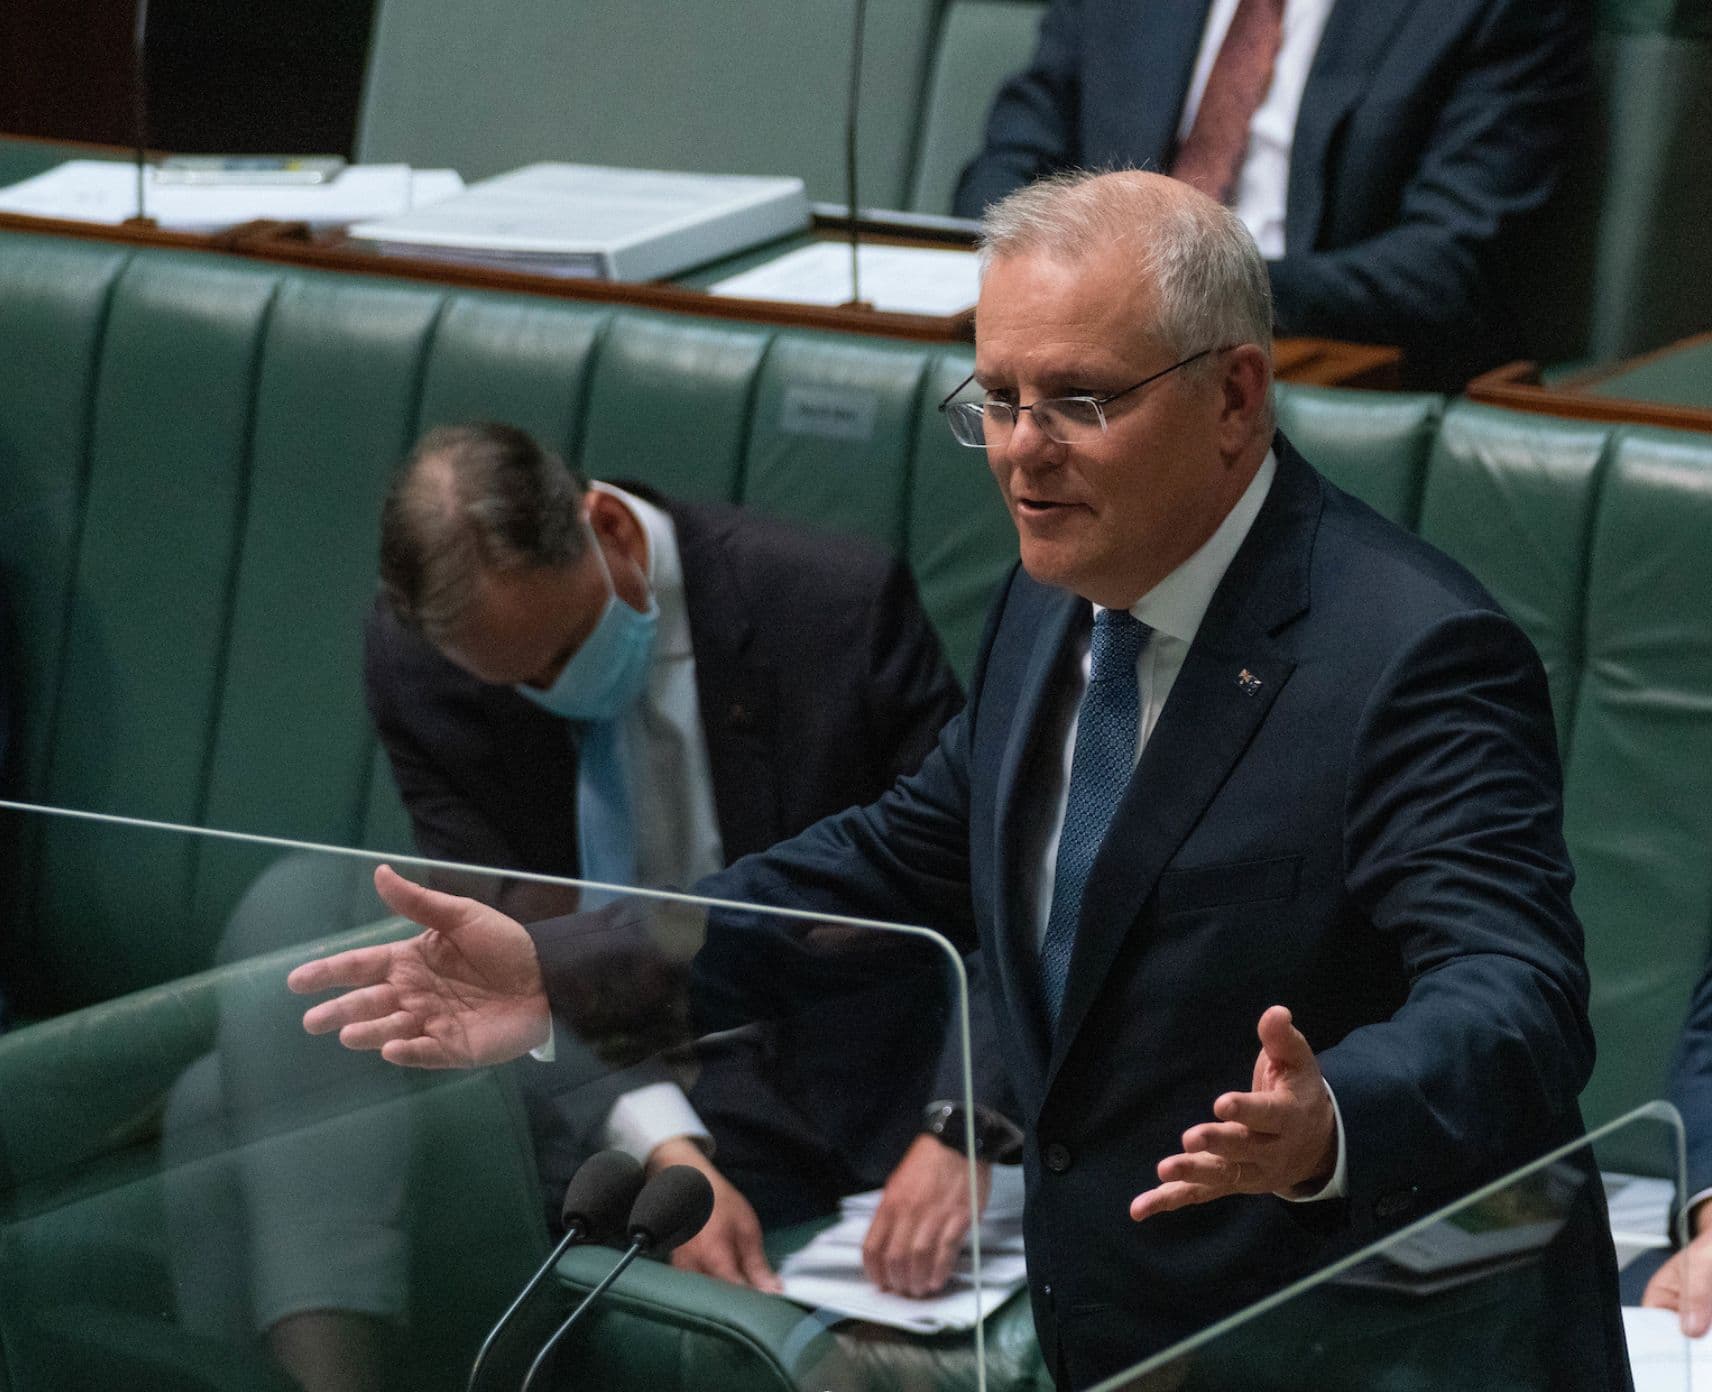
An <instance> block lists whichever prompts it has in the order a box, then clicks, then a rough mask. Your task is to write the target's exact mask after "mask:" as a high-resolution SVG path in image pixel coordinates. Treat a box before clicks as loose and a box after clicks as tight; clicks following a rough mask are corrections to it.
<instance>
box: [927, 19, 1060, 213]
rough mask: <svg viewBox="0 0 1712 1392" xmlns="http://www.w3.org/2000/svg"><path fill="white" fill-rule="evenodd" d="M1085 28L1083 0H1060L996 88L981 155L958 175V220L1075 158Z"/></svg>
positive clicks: (955, 209)
mask: <svg viewBox="0 0 1712 1392" xmlns="http://www.w3.org/2000/svg"><path fill="white" fill-rule="evenodd" d="M1081 27H1082V5H1081V0H1056V3H1054V4H1053V5H1052V6H1051V8H1050V9H1048V10H1047V12H1046V15H1045V17H1044V18H1043V19H1042V20H1041V23H1040V38H1039V41H1038V42H1037V43H1036V45H1035V50H1034V56H1033V57H1032V58H1031V59H1030V60H1029V65H1028V67H1027V68H1025V69H1024V70H1023V71H1022V72H1020V73H1018V74H1017V75H1016V76H1015V77H1013V78H1011V79H1010V80H1009V81H1008V82H1006V83H1005V85H1004V86H1003V87H1001V88H1000V89H999V95H998V96H997V97H996V98H995V99H994V101H993V110H992V113H991V114H990V115H989V116H988V117H987V134H986V141H985V143H984V144H983V146H982V147H981V153H980V154H978V155H976V156H975V158H974V159H973V160H972V161H970V163H969V164H968V165H967V167H965V168H964V170H963V173H962V175H961V176H960V177H959V178H958V181H957V192H956V195H955V197H954V198H953V200H952V211H953V212H955V213H956V214H957V215H958V216H959V217H980V216H981V214H982V212H983V211H984V210H985V209H986V207H987V205H988V204H990V203H996V202H998V201H999V199H1001V198H1003V197H1004V196H1005V195H1006V194H1008V193H1012V192H1014V191H1015V190H1017V189H1019V188H1021V187H1022V186H1023V185H1024V184H1028V183H1032V182H1033V181H1034V180H1035V179H1038V178H1039V177H1040V176H1041V175H1042V174H1049V173H1051V172H1052V171H1054V170H1057V169H1063V168H1065V167H1066V166H1067V165H1070V164H1072V163H1074V162H1075V157H1076V130H1077V125H1078V112H1079V109H1080V106H1081V99H1082V94H1081V80H1080V76H1079V69H1078V56H1077V43H1078V36H1079V34H1080V32H1081Z"/></svg>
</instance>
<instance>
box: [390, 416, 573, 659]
mask: <svg viewBox="0 0 1712 1392" xmlns="http://www.w3.org/2000/svg"><path fill="white" fill-rule="evenodd" d="M587 488H588V485H587V483H586V482H585V481H584V480H583V478H582V477H581V476H580V475H579V474H577V473H576V472H575V471H573V470H571V469H569V468H567V467H566V466H565V463H564V461H563V460H561V459H560V458H559V457H558V455H556V454H554V453H552V452H551V451H550V450H547V449H545V448H543V447H542V446H541V444H540V443H539V442H538V441H537V440H536V439H535V438H534V437H533V436H531V435H529V434H528V433H527V432H525V431H522V430H519V429H517V427H516V426H511V425H501V424H497V423H495V422H492V421H476V422H472V423H471V424H468V425H452V426H442V427H440V428H439V429H436V430H430V431H429V432H428V433H427V434H426V435H424V436H423V437H422V439H421V440H419V441H418V442H417V444H416V448H415V449H413V450H411V452H410V454H409V456H408V457H407V458H406V459H405V461H404V462H403V463H402V464H401V465H399V467H398V471H397V473H396V474H394V476H393V480H392V485H391V487H390V488H389V490H388V491H387V496H386V502H385V504H384V505H383V506H382V508H381V522H380V591H381V594H382V596H383V597H384V598H385V600H386V603H387V606H388V607H389V608H390V609H391V610H392V612H393V613H394V614H395V615H397V616H398V618H399V620H400V621H401V622H402V623H404V624H405V625H406V626H408V627H410V628H414V629H417V630H418V631H420V632H421V633H423V634H425V635H426V636H427V637H428V639H429V640H430V641H431V642H436V643H438V642H440V641H442V640H444V639H445V638H446V637H447V636H448V635H450V634H451V633H452V632H454V631H455V630H456V628H457V626H458V624H459V623H460V622H461V621H462V619H463V617H464V614H465V612H466V611H467V610H468V608H469V605H470V602H471V600H472V599H473V598H474V597H475V594H476V590H477V588H478V586H479V583H480V580H481V577H482V576H483V575H484V574H489V573H504V572H508V571H518V570H527V569H532V568H534V567H537V566H559V565H566V564H569V563H571V562H573V561H576V560H579V559H580V558H581V557H582V555H583V554H584V553H585V552H586V551H587V549H588V546H589V539H588V533H587V531H586V529H585V528H584V527H583V525H582V498H583V494H584V493H585V492H586V491H587Z"/></svg>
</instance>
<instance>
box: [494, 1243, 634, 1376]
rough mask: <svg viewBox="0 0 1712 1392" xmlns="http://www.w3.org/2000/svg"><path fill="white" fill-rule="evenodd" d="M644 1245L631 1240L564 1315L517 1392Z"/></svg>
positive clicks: (540, 1367) (537, 1370)
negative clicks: (598, 1278) (612, 1263)
mask: <svg viewBox="0 0 1712 1392" xmlns="http://www.w3.org/2000/svg"><path fill="white" fill-rule="evenodd" d="M646 1245H647V1244H646V1242H645V1241H643V1242H632V1243H631V1244H630V1250H629V1251H628V1252H626V1253H625V1254H624V1255H623V1256H622V1257H620V1258H619V1259H618V1262H617V1264H616V1265H615V1266H614V1267H613V1268H612V1270H611V1271H609V1272H607V1273H606V1275H605V1277H603V1278H602V1280H601V1283H600V1284H599V1285H598V1286H596V1287H595V1288H594V1289H593V1290H591V1291H590V1292H589V1293H588V1294H587V1295H585V1296H584V1297H583V1298H582V1302H581V1303H580V1304H579V1305H578V1306H577V1308H576V1309H574V1310H572V1311H571V1313H570V1314H569V1315H568V1316H566V1318H565V1322H564V1323H563V1324H561V1325H560V1326H559V1327H558V1328H557V1329H555V1330H554V1331H553V1337H552V1338H550V1339H548V1340H547V1342H546V1343H544V1344H542V1345H541V1352H539V1353H538V1354H536V1355H535V1361H534V1362H533V1363H531V1364H530V1365H529V1371H528V1372H527V1373H525V1374H524V1375H523V1385H522V1386H521V1387H520V1388H518V1392H529V1387H530V1384H532V1383H533V1382H534V1381H535V1375H536V1374H537V1373H539V1372H540V1371H541V1369H542V1368H543V1367H544V1366H545V1365H546V1362H547V1359H548V1357H549V1355H551V1354H552V1352H553V1350H554V1348H555V1347H557V1346H558V1342H559V1340H560V1339H562V1338H564V1337H565V1335H566V1333H567V1332H568V1331H569V1330H570V1327H571V1326H572V1325H573V1324H575V1323H576V1322H577V1320H578V1319H579V1318H580V1317H581V1315H582V1312H583V1311H584V1310H586V1309H588V1307H589V1306H590V1305H592V1304H594V1302H595V1299H596V1298H597V1297H598V1296H599V1295H600V1294H601V1293H602V1292H603V1291H605V1289H606V1288H607V1287H608V1286H610V1285H611V1284H612V1283H613V1282H614V1281H616V1280H617V1279H618V1278H619V1277H620V1276H621V1275H623V1274H624V1268H625V1267H627V1266H629V1265H630V1263H631V1262H633V1261H635V1260H636V1258H637V1257H639V1256H641V1255H642V1249H643V1247H644V1246H646Z"/></svg>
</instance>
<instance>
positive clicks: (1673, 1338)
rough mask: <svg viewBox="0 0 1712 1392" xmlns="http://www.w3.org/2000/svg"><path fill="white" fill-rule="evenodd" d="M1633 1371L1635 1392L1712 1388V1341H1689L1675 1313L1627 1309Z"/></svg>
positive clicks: (1625, 1329)
mask: <svg viewBox="0 0 1712 1392" xmlns="http://www.w3.org/2000/svg"><path fill="white" fill-rule="evenodd" d="M1623 1333H1624V1335H1625V1336H1626V1337H1627V1338H1628V1341H1629V1371H1630V1372H1631V1373H1632V1374H1634V1378H1635V1392H1688V1389H1689V1387H1691V1386H1693V1387H1712V1338H1706V1339H1689V1338H1685V1337H1684V1336H1683V1333H1682V1328H1681V1326H1680V1325H1679V1324H1678V1323H1677V1319H1676V1311H1675V1310H1642V1309H1640V1308H1639V1307H1637V1306H1634V1305H1625V1306H1624V1307H1623Z"/></svg>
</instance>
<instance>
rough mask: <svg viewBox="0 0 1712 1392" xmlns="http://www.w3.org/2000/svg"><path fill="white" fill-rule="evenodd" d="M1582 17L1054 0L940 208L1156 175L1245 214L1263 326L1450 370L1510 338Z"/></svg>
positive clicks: (1583, 27) (1444, 379) (1546, 8)
mask: <svg viewBox="0 0 1712 1392" xmlns="http://www.w3.org/2000/svg"><path fill="white" fill-rule="evenodd" d="M1591 30H1592V18H1591V6H1590V5H1589V4H1588V3H1587V0H1141V3H1136V2H1135V0H1054V3H1053V4H1052V6H1051V8H1050V9H1049V10H1048V11H1047V13H1046V16H1045V19H1044V20H1043V22H1042V24H1041V29H1040V40H1039V45H1038V47H1037V48H1036V50H1035V54H1034V58H1033V60H1032V62H1031V63H1030V64H1029V66H1028V68H1027V69H1026V70H1025V71H1024V72H1022V73H1020V74H1018V75H1017V76H1016V77H1014V78H1013V79H1011V81H1009V82H1008V83H1007V84H1006V85H1005V86H1004V88H1003V89H1002V90H1001V91H1000V93H999V95H998V98H997V100H996V101H995V102H994V105H993V110H992V114H991V116H990V117H989V119H988V124H987V136H986V144H985V147H984V148H983V149H982V151H981V153H980V154H979V155H978V156H977V157H976V158H975V160H974V161H973V162H972V163H971V164H970V165H969V166H968V168H967V169H965V170H964V171H963V176H962V180H961V182H960V184H959V186H958V191H957V196H956V204H955V206H956V210H957V212H959V213H960V214H963V215H964V216H969V217H975V216H978V215H979V214H980V212H981V210H982V209H983V208H984V207H986V206H987V205H988V204H989V203H992V202H994V201H996V200H997V199H999V198H1002V197H1003V196H1004V195H1006V194H1007V193H1010V192H1011V191H1012V190H1013V189H1016V188H1018V187H1020V186H1021V185H1023V184H1025V183H1027V182H1029V181H1030V180H1032V179H1037V178H1039V177H1040V176H1041V175H1043V174H1050V173H1052V172H1054V171H1055V170H1060V169H1068V168H1076V167H1081V168H1089V169H1099V168H1113V167H1122V166H1135V167H1139V168H1146V169H1154V170H1159V171H1162V172H1166V173H1173V174H1176V175H1178V176H1179V177H1181V178H1185V179H1188V180H1189V181H1190V182H1192V183H1194V184H1195V185H1196V187H1198V188H1200V189H1201V191H1202V192H1203V193H1207V194H1209V195H1211V196H1212V197H1214V198H1217V199H1219V200H1220V201H1222V202H1225V203H1227V204H1228V205H1229V206H1231V207H1232V208H1234V209H1235V211H1236V212H1237V214H1238V216H1240V217H1241V218H1242V219H1243V221H1244V222H1245V223H1246V224H1247V226H1248V228H1249V230H1250V231H1251V232H1252V233H1253V234H1254V236H1255V240H1256V241H1257V242H1258V244H1259V246H1260V250H1261V253H1262V254H1263V255H1264V256H1265V257H1266V260H1267V263H1268V269H1269V270H1270V272H1271V275H1272V292H1273V298H1274V302H1275V305H1276V311H1277V316H1278V328H1279V331H1280V332H1282V333H1287V334H1311V335H1317V336H1321V337H1326V338H1341V339H1352V340H1357V341H1362V342H1370V343H1389V344H1397V345H1400V346H1401V347H1402V348H1403V349H1404V351H1405V354H1406V359H1405V361H1406V371H1407V372H1408V373H1409V375H1410V377H1411V378H1412V379H1413V380H1414V381H1415V382H1417V383H1418V384H1420V385H1423V386H1433V387H1438V388H1441V389H1455V388H1457V387H1460V386H1461V385H1462V384H1463V383H1464V382H1466V381H1467V380H1468V378H1469V377H1470V376H1471V375H1473V374H1474V373H1475V372H1478V371H1480V370H1482V369H1484V368H1487V367H1490V366H1493V365H1494V364H1496V363H1498V362H1501V361H1503V360H1505V359H1506V358H1508V357H1516V356H1520V355H1521V353H1522V351H1523V350H1524V349H1525V348H1526V347H1527V346H1528V345H1526V344H1524V343H1521V342H1519V341H1518V338H1517V332H1518V314H1517V311H1518V309H1519V308H1521V307H1522V306H1521V305H1520V303H1519V300H1518V285H1517V274H1518V272H1519V271H1521V270H1523V269H1525V267H1526V263H1527V261H1528V259H1529V255H1530V250H1531V249H1537V244H1538V238H1537V236H1535V235H1533V233H1535V232H1537V230H1538V228H1539V226H1540V224H1541V222H1542V217H1541V212H1542V209H1545V208H1546V206H1547V204H1548V202H1549V200H1550V199H1551V197H1552V195H1553V193H1554V191H1555V190H1556V189H1557V187H1558V185H1559V183H1560V182H1561V180H1562V177H1563V175H1564V173H1565V170H1566V169H1567V167H1568V164H1569V161H1570V160H1571V158H1572V157H1574V156H1575V155H1576V153H1577V150H1576V132H1577V130H1578V129H1580V128H1582V124H1583V122H1584V120H1585V117H1586V116H1587V113H1588V104H1589V101H1590V99H1591V95H1592V76H1591V58H1590V54H1591ZM1560 269H1562V268H1560ZM1563 274H1566V275H1567V274H1569V272H1568V270H1567V269H1564V270H1563Z"/></svg>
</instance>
